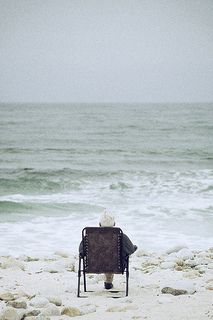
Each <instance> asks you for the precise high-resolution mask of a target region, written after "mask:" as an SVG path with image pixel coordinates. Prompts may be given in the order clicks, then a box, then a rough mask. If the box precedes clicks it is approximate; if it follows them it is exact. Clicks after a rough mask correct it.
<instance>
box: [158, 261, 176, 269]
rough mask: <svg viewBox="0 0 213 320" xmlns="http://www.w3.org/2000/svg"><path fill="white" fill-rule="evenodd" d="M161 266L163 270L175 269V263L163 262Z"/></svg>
mask: <svg viewBox="0 0 213 320" xmlns="http://www.w3.org/2000/svg"><path fill="white" fill-rule="evenodd" d="M160 266H161V269H174V267H175V262H172V261H168V262H162V263H161V265H160Z"/></svg>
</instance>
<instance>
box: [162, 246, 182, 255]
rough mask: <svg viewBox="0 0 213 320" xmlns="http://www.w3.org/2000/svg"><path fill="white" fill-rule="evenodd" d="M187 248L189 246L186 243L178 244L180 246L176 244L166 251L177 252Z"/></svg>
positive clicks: (168, 252)
mask: <svg viewBox="0 0 213 320" xmlns="http://www.w3.org/2000/svg"><path fill="white" fill-rule="evenodd" d="M185 248H187V247H186V246H184V245H178V246H175V247H172V248H170V249H168V250H166V253H167V254H171V253H175V252H178V251H180V250H182V249H185Z"/></svg>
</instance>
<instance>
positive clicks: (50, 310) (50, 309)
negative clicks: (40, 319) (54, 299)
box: [41, 303, 61, 316]
mask: <svg viewBox="0 0 213 320" xmlns="http://www.w3.org/2000/svg"><path fill="white" fill-rule="evenodd" d="M41 313H42V314H43V315H44V316H60V315H61V312H60V310H59V309H58V308H57V307H56V305H55V304H53V303H49V304H48V305H47V306H46V307H45V308H43V309H42V311H41Z"/></svg>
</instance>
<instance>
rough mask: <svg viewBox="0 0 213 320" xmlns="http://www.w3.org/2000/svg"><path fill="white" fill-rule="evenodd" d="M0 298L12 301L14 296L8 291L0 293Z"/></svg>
mask: <svg viewBox="0 0 213 320" xmlns="http://www.w3.org/2000/svg"><path fill="white" fill-rule="evenodd" d="M0 300H3V301H6V302H7V301H12V300H15V296H14V294H12V293H10V292H5V293H0Z"/></svg>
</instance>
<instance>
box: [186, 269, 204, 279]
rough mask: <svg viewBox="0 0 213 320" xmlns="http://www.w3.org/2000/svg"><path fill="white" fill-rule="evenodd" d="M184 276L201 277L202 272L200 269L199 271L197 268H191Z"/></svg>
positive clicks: (190, 277)
mask: <svg viewBox="0 0 213 320" xmlns="http://www.w3.org/2000/svg"><path fill="white" fill-rule="evenodd" d="M183 276H184V278H188V279H195V278H198V277H200V276H201V275H200V272H199V271H197V270H191V271H189V272H187V273H184V275H183Z"/></svg>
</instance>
